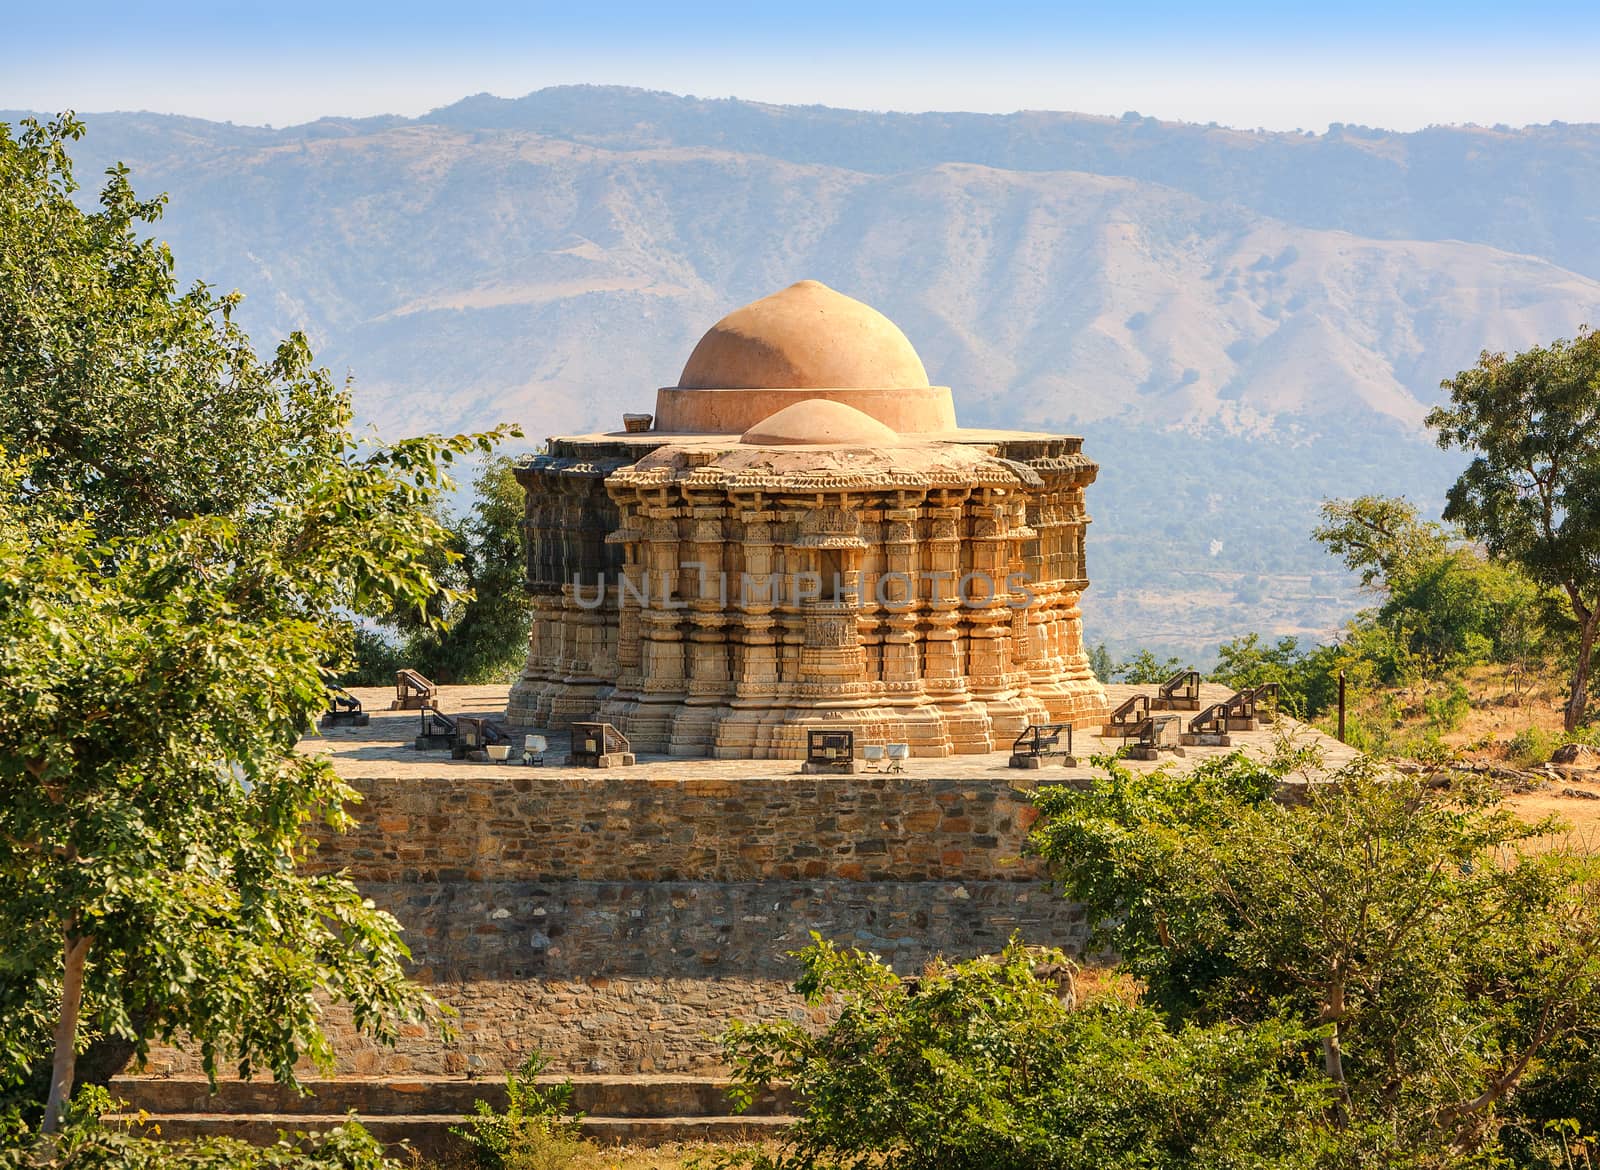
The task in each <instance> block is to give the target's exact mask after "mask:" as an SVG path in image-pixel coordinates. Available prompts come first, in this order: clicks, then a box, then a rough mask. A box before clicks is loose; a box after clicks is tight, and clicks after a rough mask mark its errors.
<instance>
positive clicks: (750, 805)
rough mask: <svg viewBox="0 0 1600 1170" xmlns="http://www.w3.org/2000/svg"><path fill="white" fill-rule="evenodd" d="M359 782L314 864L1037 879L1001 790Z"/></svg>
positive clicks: (744, 877) (597, 877) (806, 782)
mask: <svg viewBox="0 0 1600 1170" xmlns="http://www.w3.org/2000/svg"><path fill="white" fill-rule="evenodd" d="M440 773H441V774H440V775H439V776H438V777H437V778H434V777H429V778H427V779H426V780H419V779H416V778H412V777H407V778H405V779H403V780H402V779H362V780H354V781H351V783H352V785H353V786H354V787H355V788H356V789H357V791H359V792H360V793H361V794H362V796H363V803H362V804H361V805H360V806H358V807H356V808H355V809H354V810H353V811H354V812H355V815H356V816H357V817H358V818H359V820H360V822H361V825H360V827H359V828H358V829H357V830H355V831H354V832H353V833H351V834H349V835H347V836H343V837H335V838H333V839H331V840H325V841H324V844H323V846H322V848H321V850H320V851H319V853H318V864H319V865H322V866H325V867H328V868H332V869H346V868H347V869H348V870H349V871H350V873H351V875H352V876H354V877H355V878H357V879H358V880H361V881H370V882H408V881H424V882H431V881H446V882H450V881H468V882H477V881H497V880H516V881H527V880H537V881H561V880H581V881H602V882H603V881H721V882H741V881H760V880H767V879H778V880H783V881H795V880H846V881H902V882H904V881H965V880H976V881H991V880H997V879H998V880H1013V881H1036V880H1038V879H1039V877H1040V874H1041V870H1040V868H1039V866H1038V863H1037V862H1036V861H1034V860H1032V859H1027V858H1023V857H1022V856H1021V855H1022V852H1023V847H1024V844H1025V842H1026V839H1027V831H1028V829H1029V827H1030V826H1031V825H1032V824H1033V819H1034V810H1033V807H1032V806H1031V805H1030V804H1029V803H1028V799H1027V796H1026V794H1025V793H1024V792H1022V791H1019V790H1018V789H1015V788H1013V787H1012V786H1011V784H1009V783H1007V782H1004V781H992V780H983V781H974V780H926V779H922V778H920V777H919V778H917V779H906V778H902V777H895V776H873V775H867V776H826V777H822V776H777V777H769V778H763V779H738V780H733V779H702V780H692V779H660V778H653V777H650V776H648V775H645V774H642V773H641V772H634V773H630V772H629V771H627V770H620V771H608V772H603V773H596V774H595V775H594V776H593V777H589V776H583V777H578V778H574V777H571V776H557V775H551V774H541V773H540V772H538V771H537V770H536V769H531V768H516V769H512V768H506V769H505V770H504V771H503V772H497V773H495V774H493V775H490V776H484V775H482V774H481V772H480V773H477V774H463V773H461V772H455V773H452V772H451V771H450V769H449V768H448V767H444V768H441V769H440Z"/></svg>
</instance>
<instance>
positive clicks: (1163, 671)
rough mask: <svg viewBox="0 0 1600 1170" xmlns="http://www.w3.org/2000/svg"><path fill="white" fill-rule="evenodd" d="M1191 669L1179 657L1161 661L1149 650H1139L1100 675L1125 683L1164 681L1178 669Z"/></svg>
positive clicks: (1191, 668)
mask: <svg viewBox="0 0 1600 1170" xmlns="http://www.w3.org/2000/svg"><path fill="white" fill-rule="evenodd" d="M1193 669H1194V668H1193V667H1190V666H1184V665H1183V664H1182V661H1181V660H1180V659H1177V658H1168V659H1166V660H1165V661H1163V660H1162V659H1159V658H1157V657H1156V656H1155V655H1154V654H1152V653H1151V652H1150V651H1148V650H1141V651H1139V653H1137V654H1135V655H1134V656H1133V657H1132V658H1130V659H1128V660H1127V661H1126V662H1121V663H1118V664H1117V666H1116V667H1115V668H1114V669H1113V670H1112V672H1111V673H1110V674H1108V675H1102V676H1100V677H1102V678H1105V679H1107V680H1110V679H1116V680H1117V681H1120V682H1126V683H1140V684H1149V683H1164V682H1166V681H1167V680H1168V679H1169V678H1171V677H1172V676H1173V675H1175V674H1177V673H1178V671H1180V670H1193Z"/></svg>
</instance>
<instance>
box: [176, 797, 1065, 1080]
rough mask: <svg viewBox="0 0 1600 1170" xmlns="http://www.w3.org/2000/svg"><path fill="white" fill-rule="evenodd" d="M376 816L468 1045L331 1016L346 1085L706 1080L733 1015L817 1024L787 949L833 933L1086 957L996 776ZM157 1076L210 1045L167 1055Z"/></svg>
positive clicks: (346, 844)
mask: <svg viewBox="0 0 1600 1170" xmlns="http://www.w3.org/2000/svg"><path fill="white" fill-rule="evenodd" d="M351 783H352V784H353V785H354V786H355V787H356V788H357V789H358V790H359V791H360V792H361V793H362V795H363V798H364V799H363V803H362V804H361V805H360V806H358V807H357V808H356V809H355V810H354V812H355V813H356V815H357V816H358V817H359V819H360V821H361V827H360V828H359V829H357V830H356V831H355V832H354V833H352V834H350V835H348V836H344V837H337V838H333V839H331V840H324V841H323V842H322V844H321V847H320V849H319V851H318V854H317V858H318V864H319V865H320V866H323V867H326V868H333V869H344V870H346V871H347V872H348V873H349V874H350V875H351V876H352V877H353V878H354V879H355V880H356V881H357V883H358V884H359V885H360V886H361V888H362V890H363V892H365V893H366V894H367V895H368V896H369V897H371V898H372V899H373V900H374V901H375V902H376V903H377V904H378V905H379V906H381V907H383V908H385V909H387V910H389V911H390V912H392V913H393V914H394V915H395V916H396V917H397V918H398V919H399V920H400V922H401V923H402V925H403V926H404V927H405V929H406V934H405V937H406V941H407V943H408V945H409V946H410V947H411V949H412V954H413V959H414V971H415V974H416V976H417V978H418V979H419V980H420V981H421V982H423V983H425V984H427V985H428V986H429V987H430V989H431V990H432V991H433V993H434V994H435V995H436V996H437V997H438V998H439V999H440V1000H441V1001H443V1002H444V1003H447V1004H449V1005H450V1006H451V1007H453V1008H455V1009H456V1011H457V1012H458V1013H459V1015H458V1017H457V1019H456V1021H455V1026H456V1029H457V1035H456V1036H455V1037H453V1038H451V1039H445V1038H442V1037H441V1036H440V1035H439V1034H438V1033H437V1032H436V1031H434V1030H431V1029H426V1028H420V1027H413V1028H408V1029H407V1031H406V1035H405V1036H404V1037H403V1038H402V1039H401V1042H400V1044H399V1045H398V1046H397V1047H395V1048H393V1049H388V1048H382V1047H379V1046H376V1045H374V1044H372V1043H371V1042H370V1041H368V1040H366V1039H365V1038H363V1037H361V1036H359V1035H358V1034H357V1033H356V1032H355V1031H354V1029H353V1028H351V1027H350V1025H349V1019H348V1016H347V1015H345V1014H343V1013H341V1012H338V1011H335V1012H332V1013H330V1017H329V1019H330V1026H331V1028H332V1031H333V1034H334V1036H335V1042H336V1049H337V1052H338V1066H337V1069H336V1072H337V1073H338V1074H339V1075H358V1076H379V1075H382V1076H396V1075H402V1076H403V1075H458V1074H470V1073H483V1074H485V1075H495V1074H498V1073H499V1072H501V1071H502V1070H505V1069H508V1068H514V1067H516V1066H517V1065H518V1064H519V1063H520V1062H521V1060H522V1059H523V1058H524V1057H525V1056H526V1055H527V1054H528V1053H529V1052H530V1051H532V1050H533V1049H535V1048H538V1049H540V1050H542V1051H543V1052H544V1053H545V1054H546V1055H547V1056H548V1057H549V1058H550V1061H551V1068H552V1070H553V1071H556V1072H561V1071H569V1072H574V1073H616V1074H630V1073H635V1074H636V1073H655V1072H707V1071H713V1070H717V1069H720V1068H721V1049H720V1045H719V1042H718V1037H719V1036H720V1034H721V1033H722V1032H723V1031H724V1030H725V1029H726V1027H727V1026H728V1024H729V1023H731V1022H732V1021H734V1020H758V1019H772V1018H778V1017H787V1018H791V1019H794V1020H796V1021H799V1022H813V1023H817V1024H820V1023H822V1022H824V1021H825V1020H826V1019H827V1018H828V1017H829V1014H830V1012H829V1009H828V1008H826V1007H824V1008H812V1007H810V1006H808V1005H806V1004H805V1003H804V1002H803V1001H801V999H800V998H799V997H798V996H797V995H795V994H794V992H793V991H792V989H791V986H790V985H791V984H792V982H793V980H794V977H795V975H796V973H797V971H796V967H795V963H794V960H793V959H792V958H791V957H790V954H789V952H792V951H795V950H798V949H799V948H801V947H803V946H805V945H806V944H807V943H808V942H809V941H810V934H811V932H813V931H815V932H817V933H818V934H820V935H822V936H823V937H825V938H829V939H832V940H834V941H836V942H838V943H840V944H842V945H846V946H856V947H860V948H862V949H864V950H869V951H874V952H876V953H878V954H880V955H882V956H883V957H884V958H885V959H887V960H888V961H890V962H891V963H892V964H893V965H894V966H895V968H896V969H897V970H899V971H901V972H902V973H910V972H913V971H916V970H918V969H920V968H921V967H922V966H923V965H924V964H926V963H927V962H928V960H930V959H932V958H933V957H935V956H938V955H943V956H945V957H947V958H952V959H959V958H966V957H970V956H972V955H975V954H982V953H987V952H992V951H994V950H997V949H999V948H1000V947H1001V946H1003V945H1004V944H1005V942H1006V940H1007V939H1008V938H1009V937H1010V935H1011V934H1012V932H1013V931H1015V932H1019V933H1020V934H1021V935H1022V936H1023V937H1024V938H1025V939H1026V940H1027V941H1028V942H1030V943H1041V944H1049V945H1055V946H1061V947H1065V948H1067V949H1069V950H1077V949H1079V948H1081V946H1082V944H1083V941H1084V937H1085V933H1086V928H1085V924H1084V922H1083V917H1082V912H1081V910H1080V909H1079V908H1078V907H1076V906H1074V905H1072V904H1070V903H1068V902H1067V901H1065V900H1064V899H1062V898H1061V897H1060V895H1059V894H1058V893H1056V892H1054V891H1053V890H1051V889H1050V888H1049V886H1048V884H1047V883H1046V882H1045V881H1044V879H1043V877H1042V875H1041V870H1040V867H1039V865H1038V863H1037V862H1036V861H1034V860H1032V859H1024V858H1022V856H1021V853H1022V850H1023V846H1024V843H1025V840H1026V835H1027V830H1028V827H1029V826H1030V825H1031V824H1032V821H1033V816H1034V813H1033V808H1032V806H1031V805H1030V803H1029V801H1028V797H1027V794H1026V792H1025V791H1023V790H1020V789H1018V788H1014V787H1013V786H1012V785H1011V784H1010V783H1007V782H1004V781H995V780H972V779H968V780H929V779H925V778H922V777H918V778H916V779H907V778H902V777H895V776H872V775H868V776H839V777H798V776H782V777H774V778H770V779H742V778H741V779H738V780H728V779H699V780H692V779H682V780H663V779H657V778H652V777H651V776H649V775H648V774H647V773H646V772H645V771H644V770H643V769H639V770H636V771H622V772H607V773H604V774H596V775H594V776H593V777H590V776H581V777H572V776H570V775H568V776H559V775H551V774H543V775H541V774H540V773H539V772H537V771H536V770H533V769H522V768H516V769H512V768H507V769H504V770H503V771H502V770H496V771H495V772H493V773H491V774H488V775H485V774H484V773H483V772H482V771H475V772H466V771H462V770H457V771H452V770H451V769H450V768H449V767H448V766H444V767H441V768H440V769H439V772H438V773H436V774H433V775H425V776H415V775H411V776H406V777H403V778H388V779H361V780H353V781H351ZM150 1067H151V1069H152V1070H154V1071H166V1072H173V1073H192V1072H195V1071H197V1066H196V1063H195V1061H194V1060H193V1058H191V1057H189V1056H187V1055H185V1054H180V1053H175V1052H172V1051H170V1050H163V1051H161V1052H158V1053H156V1054H154V1058H153V1060H152V1062H151V1066H150Z"/></svg>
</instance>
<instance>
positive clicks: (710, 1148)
mask: <svg viewBox="0 0 1600 1170" xmlns="http://www.w3.org/2000/svg"><path fill="white" fill-rule="evenodd" d="M735 1150H767V1151H769V1152H775V1151H776V1147H774V1146H770V1145H749V1144H742V1145H740V1144H733V1145H730V1144H725V1143H720V1142H669V1143H667V1144H666V1145H663V1146H651V1147H644V1146H627V1145H620V1146H596V1145H593V1144H589V1145H588V1148H587V1149H585V1151H584V1152H583V1153H582V1154H580V1155H579V1156H578V1158H577V1160H576V1161H574V1162H572V1163H571V1164H570V1166H569V1168H568V1170H697V1168H698V1170H703V1168H704V1167H707V1166H709V1165H711V1164H713V1160H714V1159H713V1155H716V1154H721V1153H731V1152H733V1151H735Z"/></svg>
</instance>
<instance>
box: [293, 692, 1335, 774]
mask: <svg viewBox="0 0 1600 1170" xmlns="http://www.w3.org/2000/svg"><path fill="white" fill-rule="evenodd" d="M509 689H510V688H509V687H505V686H478V687H443V688H441V689H440V709H441V710H442V711H444V713H445V714H447V715H476V716H486V717H488V718H491V719H499V718H500V717H501V714H502V713H503V712H504V711H505V708H506V700H507V694H508V692H509ZM1105 691H1106V697H1107V699H1108V701H1109V702H1110V705H1111V706H1112V707H1116V706H1117V704H1119V703H1121V702H1122V701H1123V700H1124V699H1127V698H1129V697H1130V696H1132V695H1134V694H1138V693H1145V694H1154V693H1155V687H1154V686H1153V685H1151V686H1134V685H1131V684H1127V683H1110V684H1107V685H1106V688H1105ZM353 693H354V694H355V695H356V696H357V697H358V698H360V699H361V701H362V703H363V705H364V706H365V707H366V709H367V710H368V711H370V712H372V722H371V723H370V724H369V725H368V726H366V727H341V728H335V729H332V730H330V731H328V732H325V733H319V734H318V735H313V736H309V737H307V738H306V739H305V740H303V741H302V742H301V744H300V750H302V751H307V752H318V753H323V754H326V755H327V756H328V757H329V758H330V759H332V760H333V763H334V767H335V768H337V769H338V771H339V774H340V775H341V776H343V777H345V778H346V779H349V780H405V779H413V778H421V777H429V776H442V775H450V776H456V775H473V774H476V775H484V776H489V775H495V776H504V775H506V773H508V772H515V773H517V774H519V775H521V774H523V773H526V774H528V775H533V776H539V775H546V776H557V775H559V776H563V777H571V776H587V777H594V776H596V775H598V773H597V772H596V771H595V770H594V769H592V768H576V767H567V766H565V765H563V764H562V763H561V761H562V760H564V759H565V758H566V756H567V752H568V749H569V748H570V745H571V737H570V736H569V735H568V734H567V733H566V732H559V731H552V732H549V733H548V735H547V738H548V739H549V741H550V748H549V751H547V752H546V753H545V758H546V761H547V762H546V764H545V765H544V767H543V768H527V769H524V768H522V767H521V766H520V765H518V764H513V763H505V764H487V763H473V762H470V761H464V760H460V761H457V760H451V759H449V758H448V756H449V753H447V752H419V751H415V750H414V749H413V748H412V746H411V739H412V737H413V736H414V734H415V728H416V726H417V723H418V716H417V713H416V712H415V711H389V710H386V708H387V707H388V704H389V701H390V699H391V698H392V697H393V692H392V690H391V689H390V688H380V687H365V688H363V687H358V688H355V690H354V692H353ZM1200 693H1201V703H1200V705H1201V706H1202V707H1205V706H1208V705H1209V704H1211V703H1214V702H1220V701H1222V700H1223V699H1226V698H1228V696H1229V695H1231V694H1232V693H1233V692H1232V691H1231V690H1230V688H1228V687H1224V686H1219V685H1217V684H1214V683H1205V684H1202V686H1201V688H1200ZM1163 713H1164V712H1163ZM1171 714H1175V715H1177V716H1179V717H1180V718H1181V719H1183V721H1184V723H1185V725H1187V722H1188V720H1189V719H1190V718H1192V717H1193V715H1194V712H1192V711H1175V712H1171ZM1099 722H1100V721H1099V720H1095V722H1094V726H1091V727H1085V728H1082V729H1074V733H1073V751H1074V753H1075V755H1076V756H1077V759H1078V764H1079V766H1078V767H1077V768H1072V769H1064V768H1061V767H1059V766H1056V765H1047V766H1046V767H1045V768H1043V769H1042V770H1040V771H1038V772H1026V773H1025V772H1023V771H1021V770H1018V769H1013V768H1011V767H1010V745H1009V744H1008V745H1006V748H1005V750H1003V751H994V752H989V753H985V754H980V755H957V756H946V757H944V758H941V759H915V758H914V759H911V760H908V761H906V769H905V771H904V772H903V773H899V775H900V776H902V777H908V778H910V777H915V778H921V779H929V780H968V779H980V778H981V779H988V780H994V781H1001V782H1005V783H1023V784H1027V785H1028V786H1036V785H1038V784H1048V783H1051V782H1052V781H1057V780H1061V779H1062V778H1064V777H1074V776H1077V777H1087V776H1089V775H1092V774H1093V772H1094V769H1093V767H1092V765H1091V764H1090V763H1089V760H1090V758H1091V757H1092V756H1095V755H1102V754H1108V753H1111V752H1114V751H1116V749H1117V748H1118V747H1120V746H1121V745H1122V741H1121V740H1120V739H1117V738H1115V737H1109V738H1108V737H1103V736H1101V734H1100V730H1101V728H1100V726H1099ZM817 726H818V727H823V726H826V725H825V724H822V723H819V724H818V725H817ZM1280 732H1287V733H1289V734H1292V735H1295V736H1297V737H1304V738H1305V739H1306V740H1307V741H1310V742H1315V743H1317V744H1318V745H1319V746H1320V747H1321V748H1322V749H1323V752H1324V757H1325V761H1326V766H1327V768H1328V769H1329V770H1333V769H1336V768H1338V767H1340V766H1342V765H1344V764H1346V763H1348V762H1349V761H1350V760H1352V759H1354V758H1355V756H1356V752H1355V749H1353V748H1350V747H1347V746H1346V745H1345V744H1342V743H1340V742H1339V741H1338V740H1336V739H1333V738H1332V737H1331V736H1327V735H1324V734H1322V733H1321V732H1319V731H1317V730H1316V729H1315V728H1312V727H1309V726H1307V725H1305V724H1303V723H1300V722H1298V721H1296V720H1293V719H1289V718H1284V719H1283V720H1282V721H1281V723H1280V724H1263V725H1262V726H1260V727H1258V728H1256V729H1255V730H1254V731H1235V732H1233V733H1232V736H1231V738H1232V740H1233V744H1232V746H1231V747H1227V748H1222V747H1189V748H1185V749H1184V751H1185V753H1186V756H1185V759H1187V760H1190V761H1193V760H1198V759H1205V758H1207V757H1208V756H1221V755H1227V754H1228V753H1229V752H1231V751H1234V750H1240V749H1242V750H1244V751H1247V752H1251V753H1254V754H1258V755H1265V754H1270V753H1271V751H1272V747H1273V744H1274V743H1275V742H1276V741H1277V737H1278V735H1279V734H1280ZM520 746H521V745H520V740H519V741H518V744H517V750H515V751H514V752H513V755H519V754H520ZM860 746H861V745H860V744H859V743H858V744H857V754H858V756H859V753H860ZM1171 762H1173V757H1171V756H1169V755H1166V754H1163V756H1162V758H1161V759H1160V760H1158V761H1155V762H1149V761H1141V760H1126V761H1124V764H1125V766H1127V767H1129V768H1131V769H1134V770H1135V771H1148V770H1150V769H1153V768H1157V767H1161V766H1163V765H1165V764H1168V763H1171ZM859 766H860V765H859V761H858V767H859ZM632 771H634V772H635V773H637V774H638V775H641V776H646V777H649V778H650V779H652V780H657V779H659V780H688V779H690V778H692V779H694V780H697V781H699V780H751V779H773V778H776V777H781V776H792V777H794V778H796V779H800V765H799V762H798V761H794V760H716V759H703V758H691V759H684V758H682V757H679V756H673V755H667V754H666V753H664V752H639V753H637V763H636V764H635V766H634V768H633V769H632ZM872 775H874V773H871V772H858V777H860V778H867V777H871V776H872Z"/></svg>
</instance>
